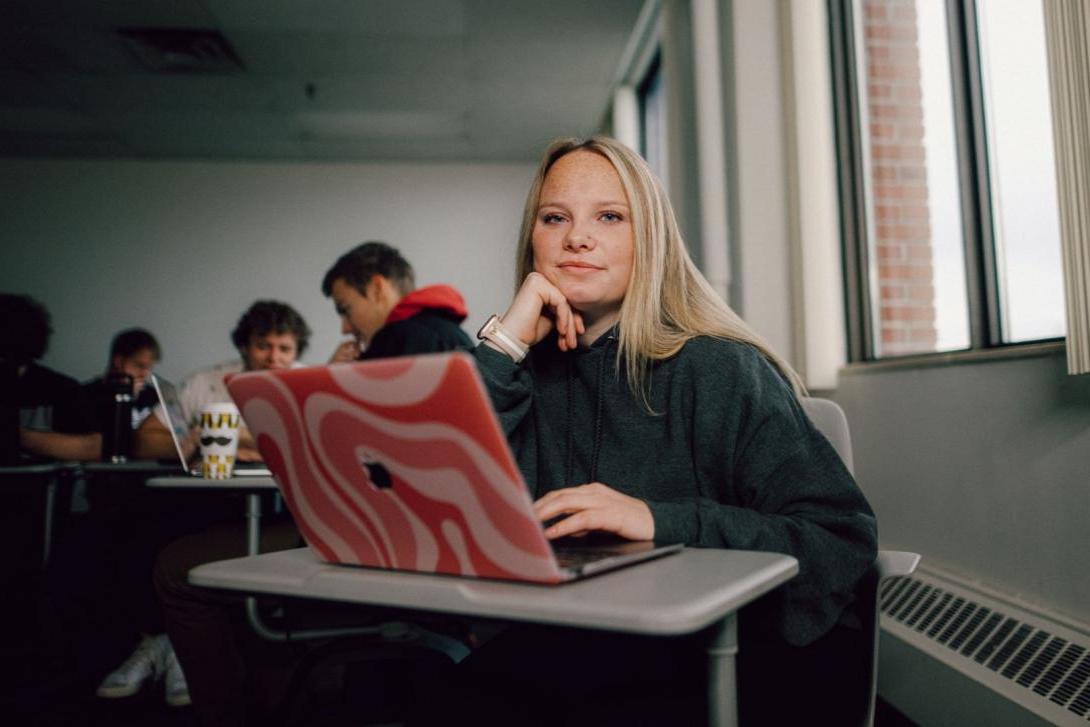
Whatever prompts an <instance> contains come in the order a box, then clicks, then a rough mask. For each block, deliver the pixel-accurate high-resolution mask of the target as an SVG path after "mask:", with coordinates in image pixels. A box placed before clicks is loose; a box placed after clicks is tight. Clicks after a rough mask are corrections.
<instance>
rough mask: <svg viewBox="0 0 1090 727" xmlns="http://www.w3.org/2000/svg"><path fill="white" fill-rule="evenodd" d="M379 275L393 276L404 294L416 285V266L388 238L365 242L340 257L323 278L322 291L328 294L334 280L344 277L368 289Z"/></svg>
mask: <svg viewBox="0 0 1090 727" xmlns="http://www.w3.org/2000/svg"><path fill="white" fill-rule="evenodd" d="M375 275H381V276H382V277H384V278H386V279H387V280H389V281H390V282H391V283H393V284H394V286H395V287H396V288H397V289H398V291H400V292H401V294H402V295H407V294H409V293H411V292H412V291H413V288H415V287H416V278H415V276H414V274H413V266H412V265H410V264H409V262H408V261H407V260H406V259H405V258H403V257H401V253H400V252H398V251H397V248H396V247H390V246H389V245H387V244H386V243H385V242H364V243H362V244H360V245H356V246H355V247H354V248H352V249H351V250H349V251H348V252H346V253H345V254H344V255H341V256H340V257H339V258H337V262H335V263H333V267H331V268H330V269H329V271H328V272H326V274H325V277H324V278H322V292H323V293H324V294H325V296H326V297H327V298H328V297H329V296H330V295H332V294H333V283H334V282H336V281H337V280H344V282H346V283H348V284H349V285H351V286H352V287H353V288H355V289H356V290H358V291H359V292H360V293H366V291H367V284H368V283H370V282H371V278H373V277H374V276H375Z"/></svg>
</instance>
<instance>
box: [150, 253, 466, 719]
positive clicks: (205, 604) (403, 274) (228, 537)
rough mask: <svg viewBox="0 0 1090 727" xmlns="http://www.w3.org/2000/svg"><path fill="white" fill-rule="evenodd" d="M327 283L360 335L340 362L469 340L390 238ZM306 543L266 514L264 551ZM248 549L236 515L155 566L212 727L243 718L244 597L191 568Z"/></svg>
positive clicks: (451, 294)
mask: <svg viewBox="0 0 1090 727" xmlns="http://www.w3.org/2000/svg"><path fill="white" fill-rule="evenodd" d="M322 292H323V293H325V294H326V295H327V296H332V297H333V300H334V303H335V305H336V311H337V314H338V315H339V316H340V318H341V330H342V332H343V333H345V334H351V335H352V336H353V340H351V341H347V342H345V344H344V345H342V346H340V347H339V348H338V350H337V352H336V353H335V354H334V357H333V362H343V361H352V360H355V359H357V358H363V359H377V358H383V357H390V356H401V355H408V354H417V353H434V352H438V351H449V350H452V349H456V348H469V347H470V340H469V338H468V337H467V336H466V334H465V333H464V332H463V331H462V329H461V328H460V327H459V325H458V323H459V322H461V321H462V320H463V319H464V318H465V317H466V309H465V303H464V302H463V300H462V296H461V295H460V294H459V293H458V291H456V290H455V289H454V288H451V287H449V286H446V285H431V286H427V287H425V288H420V289H418V290H414V273H413V268H412V266H411V265H410V264H409V262H408V261H407V260H405V258H403V257H402V256H401V253H400V252H398V251H397V249H395V248H393V247H391V246H390V245H387V244H385V243H381V242H367V243H364V244H362V245H358V246H357V247H355V248H353V249H352V250H349V251H348V252H346V253H345V254H344V255H342V256H341V257H340V258H339V259H338V260H337V261H336V262H335V263H334V264H333V266H332V267H331V268H330V269H329V271H328V272H327V273H326V274H325V277H324V278H323V280H322ZM364 348H365V350H364V351H363V353H362V354H360V350H361V349H364ZM299 543H300V536H299V532H298V530H296V529H295V526H294V524H293V523H291V522H290V520H289V521H287V522H283V523H280V524H274V525H271V526H270V525H267V524H265V523H264V522H263V523H262V527H261V551H262V552H271V551H274V550H285V549H287V548H292V547H296V546H297V545H299ZM245 553H246V544H245V531H244V529H243V527H242V525H241V524H233V523H228V524H227V525H225V526H223V527H218V528H214V529H212V530H209V531H207V532H204V533H200V534H197V535H193V536H188V537H185V538H181V539H180V540H178V541H176V542H174V543H171V544H170V545H169V546H168V547H166V548H165V549H164V550H163V552H162V553H161V554H160V555H159V559H158V562H157V563H156V567H155V587H156V590H157V592H158V595H159V600H160V603H161V604H162V607H163V619H164V621H165V622H166V627H167V632H168V633H169V635H170V640H171V642H172V643H173V644H174V649H175V651H176V653H177V655H178V659H179V660H180V661H181V664H182V667H183V668H184V670H185V674H186V676H187V678H188V682H189V690H190V695H191V696H192V699H193V709H194V712H195V713H196V716H197V720H198V722H199V723H200V724H201V725H204V726H205V727H209V726H211V725H239V724H242V723H243V717H244V714H243V713H244V711H245V705H246V694H245V690H244V686H245V679H244V675H245V673H246V670H245V667H244V664H243V660H242V657H241V655H240V653H239V649H238V647H237V645H236V642H235V639H236V635H235V633H234V630H233V623H232V618H231V615H232V609H237V607H238V606H239V605H241V603H242V598H241V597H239V596H237V595H234V594H231V593H228V592H225V591H217V590H215V589H208V588H200V587H198V586H194V585H192V584H190V583H189V580H188V577H187V575H188V573H189V571H190V570H191V569H192V568H195V567H196V566H198V565H201V564H203V563H209V562H212V561H216V560H225V559H227V558H237V557H240V556H242V555H245Z"/></svg>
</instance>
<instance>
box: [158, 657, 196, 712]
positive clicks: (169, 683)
mask: <svg viewBox="0 0 1090 727" xmlns="http://www.w3.org/2000/svg"><path fill="white" fill-rule="evenodd" d="M167 648H168V649H170V652H169V653H168V654H167V657H166V676H165V677H164V678H163V681H164V682H165V683H166V687H165V695H164V696H165V697H166V701H167V704H168V705H170V706H171V707H186V706H188V705H189V704H191V703H192V701H193V700H191V699H190V698H189V685H188V684H186V682H185V673H184V672H183V671H182V665H181V664H179V663H178V656H177V655H176V654H175V653H174V649H173V648H172V647H171V646H170V642H169V641H168V642H167Z"/></svg>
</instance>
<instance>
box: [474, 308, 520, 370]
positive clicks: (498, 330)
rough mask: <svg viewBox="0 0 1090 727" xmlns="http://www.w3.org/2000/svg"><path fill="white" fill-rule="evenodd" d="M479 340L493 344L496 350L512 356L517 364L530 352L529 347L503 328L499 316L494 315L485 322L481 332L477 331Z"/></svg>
mask: <svg viewBox="0 0 1090 727" xmlns="http://www.w3.org/2000/svg"><path fill="white" fill-rule="evenodd" d="M477 338H479V339H480V340H482V341H489V342H491V343H492V344H493V345H494V346H496V348H498V349H500V350H501V351H503V352H504V353H506V354H507V355H508V356H510V357H511V359H512V360H513V361H514V362H515V363H520V362H521V361H522V359H524V358H526V354H528V353H529V352H530V347H529V346H527V345H526V344H525V343H523V342H522V341H520V340H519V338H518V336H516V335H515V334H513V333H511V331H509V330H507V329H506V328H504V327H503V323H501V322H500V317H499V316H498V315H493V316H492V317H491V318H489V319H488V320H487V321H485V322H484V325H483V326H481V330H479V331H477Z"/></svg>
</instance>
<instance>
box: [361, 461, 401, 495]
mask: <svg viewBox="0 0 1090 727" xmlns="http://www.w3.org/2000/svg"><path fill="white" fill-rule="evenodd" d="M360 464H361V465H362V466H363V471H364V472H365V473H366V474H367V479H368V480H370V481H371V484H372V485H374V486H375V487H377V488H378V489H380V490H388V489H390V488H391V487H393V486H394V481H393V479H392V478H391V477H390V471H389V470H388V469H386V466H385V465H383V464H382V462H379V461H378V458H377V457H375V456H374V455H373V454H371V453H370V452H364V454H363V461H361V462H360Z"/></svg>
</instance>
